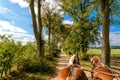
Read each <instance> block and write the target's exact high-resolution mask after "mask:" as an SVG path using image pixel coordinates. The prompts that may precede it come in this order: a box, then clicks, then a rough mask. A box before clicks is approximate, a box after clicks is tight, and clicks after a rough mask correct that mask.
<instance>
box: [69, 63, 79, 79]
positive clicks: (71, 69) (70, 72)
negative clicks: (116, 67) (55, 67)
mask: <svg viewBox="0 0 120 80" xmlns="http://www.w3.org/2000/svg"><path fill="white" fill-rule="evenodd" d="M68 67H69V68H70V70H69V73H68V76H72V80H76V78H75V76H74V74H73V67H78V68H80V66H79V65H77V64H73V65H70V66H68Z"/></svg>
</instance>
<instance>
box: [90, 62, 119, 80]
mask: <svg viewBox="0 0 120 80" xmlns="http://www.w3.org/2000/svg"><path fill="white" fill-rule="evenodd" d="M100 62H101V61H100ZM98 63H99V62H98ZM98 63H97V64H98ZM101 68H107V69H109V70H110V71H111V72H112V73H107V72H103V71H99V73H101V74H105V75H111V76H113V77H114V78H117V80H118V78H119V77H120V74H115V72H114V71H113V70H112V69H110V68H109V67H108V66H106V65H105V66H100V67H99V68H95V66H94V68H93V69H92V71H91V73H92V74H93V73H94V71H97V70H99V69H101Z"/></svg>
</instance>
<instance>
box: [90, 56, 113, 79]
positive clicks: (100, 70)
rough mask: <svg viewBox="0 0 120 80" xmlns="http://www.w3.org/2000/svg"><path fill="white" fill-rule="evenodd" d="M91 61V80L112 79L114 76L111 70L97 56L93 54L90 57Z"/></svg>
mask: <svg viewBox="0 0 120 80" xmlns="http://www.w3.org/2000/svg"><path fill="white" fill-rule="evenodd" d="M91 63H92V65H93V69H92V71H93V73H92V78H93V80H96V79H101V80H113V78H114V76H113V75H111V74H113V71H112V70H111V69H110V68H109V67H107V66H106V65H104V64H103V62H102V61H101V60H100V58H99V57H97V56H93V57H92V58H91Z"/></svg>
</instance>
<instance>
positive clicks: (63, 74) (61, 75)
mask: <svg viewBox="0 0 120 80" xmlns="http://www.w3.org/2000/svg"><path fill="white" fill-rule="evenodd" d="M68 73H69V68H68V67H65V68H63V69H62V70H60V71H59V73H58V76H57V80H66V78H67V76H68Z"/></svg>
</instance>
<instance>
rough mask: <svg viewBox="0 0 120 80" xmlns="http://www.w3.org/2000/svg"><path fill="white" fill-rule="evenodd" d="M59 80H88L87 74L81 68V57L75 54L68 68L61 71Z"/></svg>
mask: <svg viewBox="0 0 120 80" xmlns="http://www.w3.org/2000/svg"><path fill="white" fill-rule="evenodd" d="M57 80H88V78H87V76H86V74H85V72H84V71H83V69H82V68H81V67H80V66H79V57H78V55H77V54H74V55H73V56H72V57H71V58H70V60H69V64H68V66H67V67H65V68H63V69H62V70H60V71H59V73H58V76H57Z"/></svg>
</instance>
